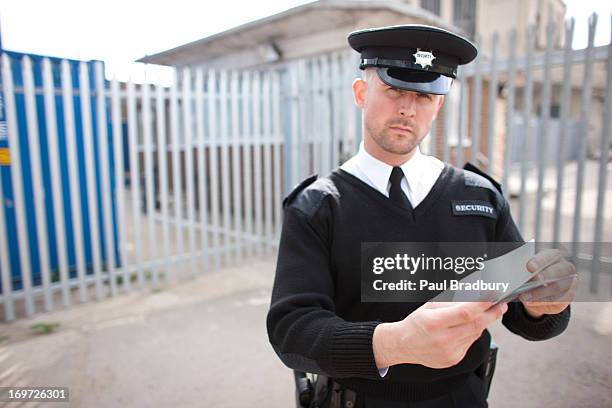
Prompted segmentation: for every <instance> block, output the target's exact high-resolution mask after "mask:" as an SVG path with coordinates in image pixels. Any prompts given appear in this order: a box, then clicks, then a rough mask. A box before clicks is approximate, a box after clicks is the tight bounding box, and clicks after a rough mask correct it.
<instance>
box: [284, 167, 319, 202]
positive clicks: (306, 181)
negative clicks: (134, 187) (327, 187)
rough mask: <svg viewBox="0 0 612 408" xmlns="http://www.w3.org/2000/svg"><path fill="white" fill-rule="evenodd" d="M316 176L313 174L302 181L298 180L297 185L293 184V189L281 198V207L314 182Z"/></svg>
mask: <svg viewBox="0 0 612 408" xmlns="http://www.w3.org/2000/svg"><path fill="white" fill-rule="evenodd" d="M318 177H319V175H318V174H313V175H311V176H308V177H307V178H306V179H304V180H302V182H300V183H299V184H298V185H297V186H295V187H294V188H293V190H291V192H290V193H289V194H288V195H287V197H285V198H284V199H283V208H284V207H286V206H287V204H289V203H290V202H291V200H293V199H294V198H295V196H297V195H298V194H299V193H300V191H302V190H303V189H305V188H306V187H308V186H309V185H311V184H312V183H314V182H315V181H316V180H317V178H318Z"/></svg>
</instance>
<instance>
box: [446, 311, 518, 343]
mask: <svg viewBox="0 0 612 408" xmlns="http://www.w3.org/2000/svg"><path fill="white" fill-rule="evenodd" d="M507 310H508V304H506V303H499V304H497V305H495V306H493V307H491V308H489V309H488V310H486V311H484V312H482V314H480V316H478V317H477V318H476V319H474V320H473V321H471V322H467V323H462V324H459V325H456V326H453V327H451V328H449V330H451V331H452V333H453V334H454V335H455V336H457V338H458V339H460V340H464V339H469V338H474V339H476V338H478V337H479V336H480V334H481V333H482V331H483V330H484V329H486V328H487V327H488V326H489V325H490V324H491V323H493V322H495V321H496V320H498V319H499V318H500V317H502V316H503V314H504V313H506V311H507Z"/></svg>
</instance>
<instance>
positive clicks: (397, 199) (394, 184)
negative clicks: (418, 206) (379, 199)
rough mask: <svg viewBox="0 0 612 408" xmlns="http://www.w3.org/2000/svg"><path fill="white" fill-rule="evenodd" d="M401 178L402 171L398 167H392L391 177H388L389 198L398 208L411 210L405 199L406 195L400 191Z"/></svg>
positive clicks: (408, 202) (406, 198)
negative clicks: (389, 186) (389, 185)
mask: <svg viewBox="0 0 612 408" xmlns="http://www.w3.org/2000/svg"><path fill="white" fill-rule="evenodd" d="M402 178H404V172H403V171H402V169H401V168H400V167H394V168H393V170H392V171H391V177H389V181H390V182H391V188H390V189H389V198H390V199H391V201H393V202H394V203H396V204H397V205H399V206H400V207H404V208H407V209H412V206H411V205H410V201H409V200H408V197H406V194H404V192H403V191H402V186H401V184H402Z"/></svg>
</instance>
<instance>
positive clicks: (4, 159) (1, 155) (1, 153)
mask: <svg viewBox="0 0 612 408" xmlns="http://www.w3.org/2000/svg"><path fill="white" fill-rule="evenodd" d="M10 164H11V155H10V153H9V149H8V147H2V148H0V166H9V165H10Z"/></svg>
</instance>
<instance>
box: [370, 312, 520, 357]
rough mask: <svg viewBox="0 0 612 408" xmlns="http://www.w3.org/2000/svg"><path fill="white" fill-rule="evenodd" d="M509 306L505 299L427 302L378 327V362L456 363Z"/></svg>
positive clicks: (375, 344) (375, 350) (376, 346)
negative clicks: (495, 301) (407, 313)
mask: <svg viewBox="0 0 612 408" xmlns="http://www.w3.org/2000/svg"><path fill="white" fill-rule="evenodd" d="M506 310H508V306H507V305H506V304H505V303H500V304H498V305H495V306H492V303H491V302H465V303H445V302H442V303H434V302H430V303H425V304H424V305H423V306H421V307H420V308H418V309H417V310H415V311H414V312H412V313H411V314H409V315H408V316H407V317H406V318H405V319H404V320H401V321H399V322H393V323H382V324H379V325H378V326H377V327H376V329H375V330H374V336H373V341H372V343H373V349H374V358H375V360H376V365H377V366H378V368H382V367H390V366H392V365H395V364H422V365H424V366H427V367H431V368H446V367H450V366H453V365H455V364H457V363H459V362H460V361H461V360H462V359H463V357H464V356H465V354H466V353H467V350H468V349H469V348H470V346H471V345H472V343H474V341H476V340H477V339H478V338H479V337H480V336H481V334H482V332H483V331H484V329H486V328H487V326H489V325H490V324H491V323H493V322H494V321H496V320H497V319H499V318H500V317H501V316H502V315H503V314H504V313H505V312H506Z"/></svg>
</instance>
